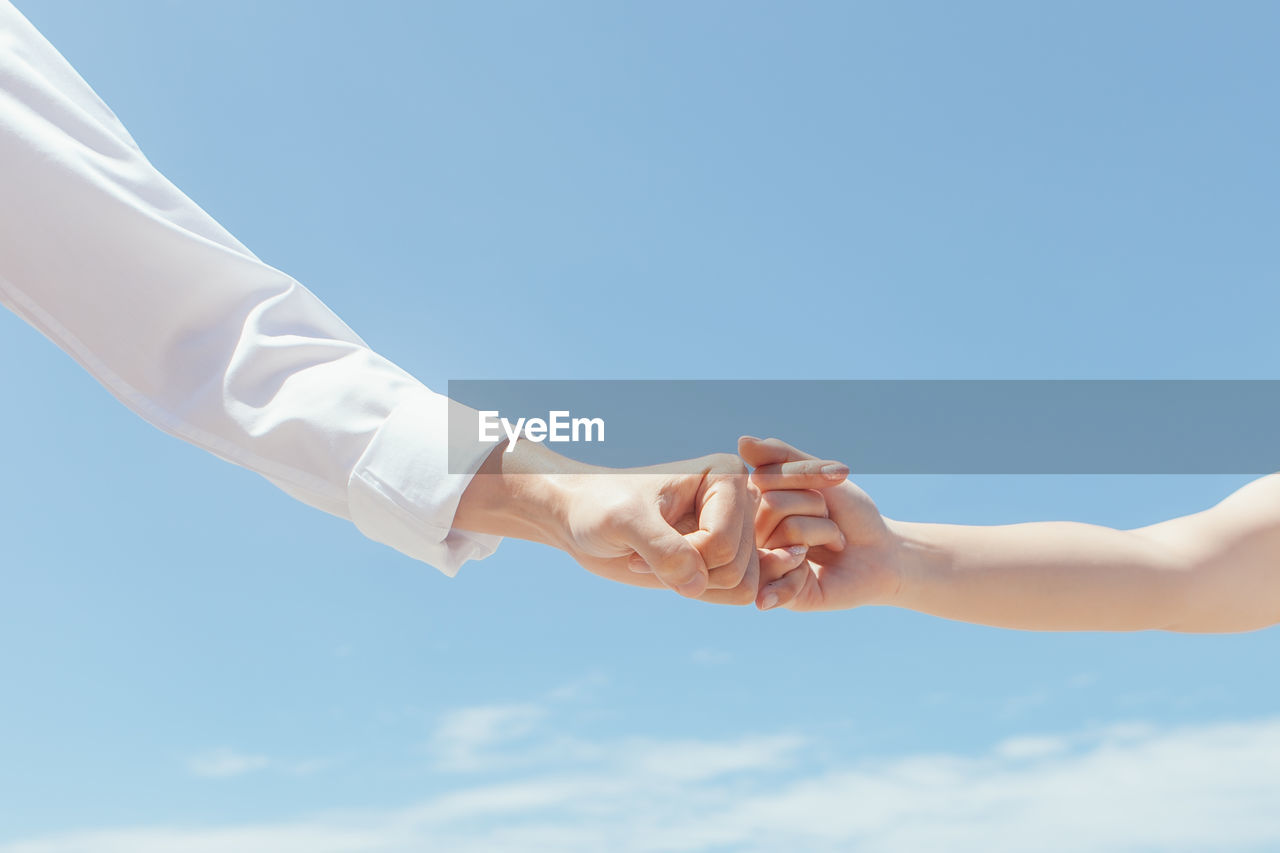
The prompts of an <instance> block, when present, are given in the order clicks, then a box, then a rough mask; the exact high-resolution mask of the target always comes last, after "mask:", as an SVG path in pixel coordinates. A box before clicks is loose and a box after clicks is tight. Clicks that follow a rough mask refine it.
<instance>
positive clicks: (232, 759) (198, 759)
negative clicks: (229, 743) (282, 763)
mask: <svg viewBox="0 0 1280 853" xmlns="http://www.w3.org/2000/svg"><path fill="white" fill-rule="evenodd" d="M270 763H271V760H270V759H269V758H267V757H266V756H265V755H246V754H244V753H242V752H236V751H234V750H230V749H218V750H214V751H213V752H208V753H205V754H204V755H197V756H195V757H194V758H192V759H191V760H190V761H188V762H187V767H188V768H189V769H190V770H191V772H192V773H194V774H195V775H196V776H204V777H207V778H210V779H226V778H229V777H231V776H243V775H244V774H246V773H252V772H253V771H255V770H261V769H263V768H264V767H266V766H267V765H268V764H270Z"/></svg>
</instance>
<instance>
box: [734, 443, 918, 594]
mask: <svg viewBox="0 0 1280 853" xmlns="http://www.w3.org/2000/svg"><path fill="white" fill-rule="evenodd" d="M738 452H739V454H741V456H742V458H743V459H744V460H745V461H746V462H747V464H749V465H751V466H752V467H753V468H755V471H754V472H753V473H752V474H751V482H752V485H753V486H755V488H756V489H758V490H759V491H760V493H761V499H760V511H759V513H758V514H757V516H756V540H757V544H759V545H761V546H763V547H768V548H771V549H777V548H781V547H785V546H787V545H793V544H804V545H807V546H808V555H807V559H805V560H803V561H802V562H801V564H800V565H798V566H796V567H795V568H784V567H785V562H784V561H782V560H781V559H775V558H774V557H773V556H772V554H774V553H776V551H771V552H770V556H767V557H765V558H763V559H762V561H761V576H760V589H759V592H758V595H757V597H756V606H757V607H759V608H760V609H761V610H769V609H772V608H774V607H787V608H789V609H791V610H840V609H845V608H850V607H859V606H861V605H864V604H885V603H889V602H890V601H891V600H892V599H893V597H894V596H895V595H896V593H897V591H898V589H899V587H900V586H901V583H900V579H899V577H898V571H897V568H896V566H897V560H896V559H895V551H896V547H897V539H896V537H895V536H894V535H893V534H892V532H891V531H890V530H889V527H888V526H887V525H886V524H885V520H884V519H883V518H882V517H881V515H880V512H879V510H877V509H876V505H875V503H874V502H873V501H872V500H871V498H870V497H869V496H868V495H867V493H866V492H864V491H862V490H861V489H859V488H858V487H857V486H855V485H854V484H853V483H851V482H849V481H848V480H847V479H845V478H846V477H847V476H848V473H849V470H848V468H846V467H844V466H841V465H839V463H833V462H826V461H823V460H819V459H816V458H815V457H813V456H811V455H809V454H808V453H805V452H803V451H801V450H797V449H796V448H794V447H792V446H791V445H789V444H787V443H786V442H783V441H779V440H778V439H774V438H771V439H767V440H764V439H758V438H752V437H751V436H743V437H742V438H741V439H739V440H738ZM824 470H825V471H828V472H829V476H828V477H827V481H826V483H825V484H819V481H818V478H819V477H820V476H822V475H823V472H824Z"/></svg>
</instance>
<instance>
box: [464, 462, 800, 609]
mask: <svg viewBox="0 0 1280 853" xmlns="http://www.w3.org/2000/svg"><path fill="white" fill-rule="evenodd" d="M757 502H758V496H757V494H756V492H755V491H754V490H753V489H752V488H751V487H750V484H749V482H748V479H747V471H746V467H745V466H744V465H743V464H742V461H741V460H740V459H739V458H738V457H737V456H734V455H732V454H728V453H721V454H713V455H710V456H704V457H701V458H698V459H693V460H689V461H686V462H673V463H669V464H665V465H654V466H650V467H645V468H628V469H603V468H596V467H592V466H586V465H582V464H580V463H574V462H571V461H570V460H567V459H564V458H563V457H560V456H558V455H556V454H554V453H552V452H551V451H549V450H547V449H546V448H545V447H543V446H541V445H537V444H533V443H530V442H521V443H520V444H519V445H517V446H516V448H515V450H514V451H513V452H512V453H509V454H508V453H503V452H502V451H501V450H495V452H494V453H492V454H490V456H489V458H488V459H487V460H486V461H485V464H484V465H483V466H482V467H481V469H480V471H479V472H477V474H476V476H475V477H474V478H473V481H472V484H471V486H470V487H468V489H467V490H466V492H465V493H464V495H463V499H462V501H461V502H460V504H459V507H458V513H457V515H456V517H455V519H454V526H455V527H458V528H461V529H464V530H474V531H477V532H481V533H495V534H498V535H502V536H516V537H519V538H523V539H530V540H533V541H537V542H542V543H544V544H548V545H552V546H554V547H557V548H560V549H561V550H563V551H565V552H567V553H568V554H569V555H570V556H572V557H573V558H574V559H575V560H577V561H578V562H579V563H580V564H581V565H582V566H583V567H584V568H586V569H587V570H588V571H591V572H593V573H595V574H598V575H601V576H603V577H607V578H610V579H612V580H616V581H621V582H623V583H629V584H633V585H637V586H650V587H653V586H666V587H669V588H671V589H674V590H676V592H678V593H680V594H681V595H684V596H687V597H690V598H699V599H701V600H704V601H712V602H716V603H726V604H748V603H751V602H753V601H755V599H756V593H757V591H758V588H759V571H760V561H759V557H758V555H757V553H756V547H755V529H754V524H753V522H754V519H755V516H756V507H757ZM781 556H785V558H786V559H785V561H784V560H782V559H781ZM802 557H803V554H802V553H789V552H785V551H784V552H783V554H782V555H775V559H774V561H773V563H771V565H774V566H775V569H774V571H775V572H776V571H779V570H781V569H780V567H781V566H783V565H785V566H786V568H787V569H790V568H792V567H794V566H795V565H797V564H798V562H799V560H800V559H802Z"/></svg>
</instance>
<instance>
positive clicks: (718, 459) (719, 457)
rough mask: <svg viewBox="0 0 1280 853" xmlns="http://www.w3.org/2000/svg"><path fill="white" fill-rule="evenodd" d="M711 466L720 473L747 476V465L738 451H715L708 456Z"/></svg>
mask: <svg viewBox="0 0 1280 853" xmlns="http://www.w3.org/2000/svg"><path fill="white" fill-rule="evenodd" d="M708 462H709V463H710V465H711V468H712V469H713V470H714V471H716V472H717V473H719V474H728V475H730V476H735V477H741V476H746V473H747V465H746V463H745V462H743V461H742V459H741V458H740V457H739V456H738V455H737V454H736V453H713V454H711V456H710V457H709V458H708Z"/></svg>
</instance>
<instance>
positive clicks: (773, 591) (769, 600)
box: [756, 561, 812, 610]
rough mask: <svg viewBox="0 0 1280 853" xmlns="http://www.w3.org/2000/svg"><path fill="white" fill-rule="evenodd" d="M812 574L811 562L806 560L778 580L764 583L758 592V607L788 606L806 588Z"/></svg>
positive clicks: (766, 608) (769, 608)
mask: <svg viewBox="0 0 1280 853" xmlns="http://www.w3.org/2000/svg"><path fill="white" fill-rule="evenodd" d="M811 576H812V572H811V571H810V570H809V564H808V562H807V561H806V562H805V563H804V564H802V565H800V566H797V567H796V568H794V569H792V570H791V571H789V572H787V573H786V574H785V575H783V576H782V577H780V578H778V579H777V580H776V581H773V582H772V583H768V584H764V585H762V586H761V587H760V591H759V592H758V593H756V607H758V608H760V609H761V610H773V609H774V608H776V607H786V606H787V605H788V604H790V603H791V602H793V601H795V600H796V597H797V596H798V595H800V591H801V590H803V589H804V585H805V584H806V583H807V582H808V581H809V578H810V577H811Z"/></svg>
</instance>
